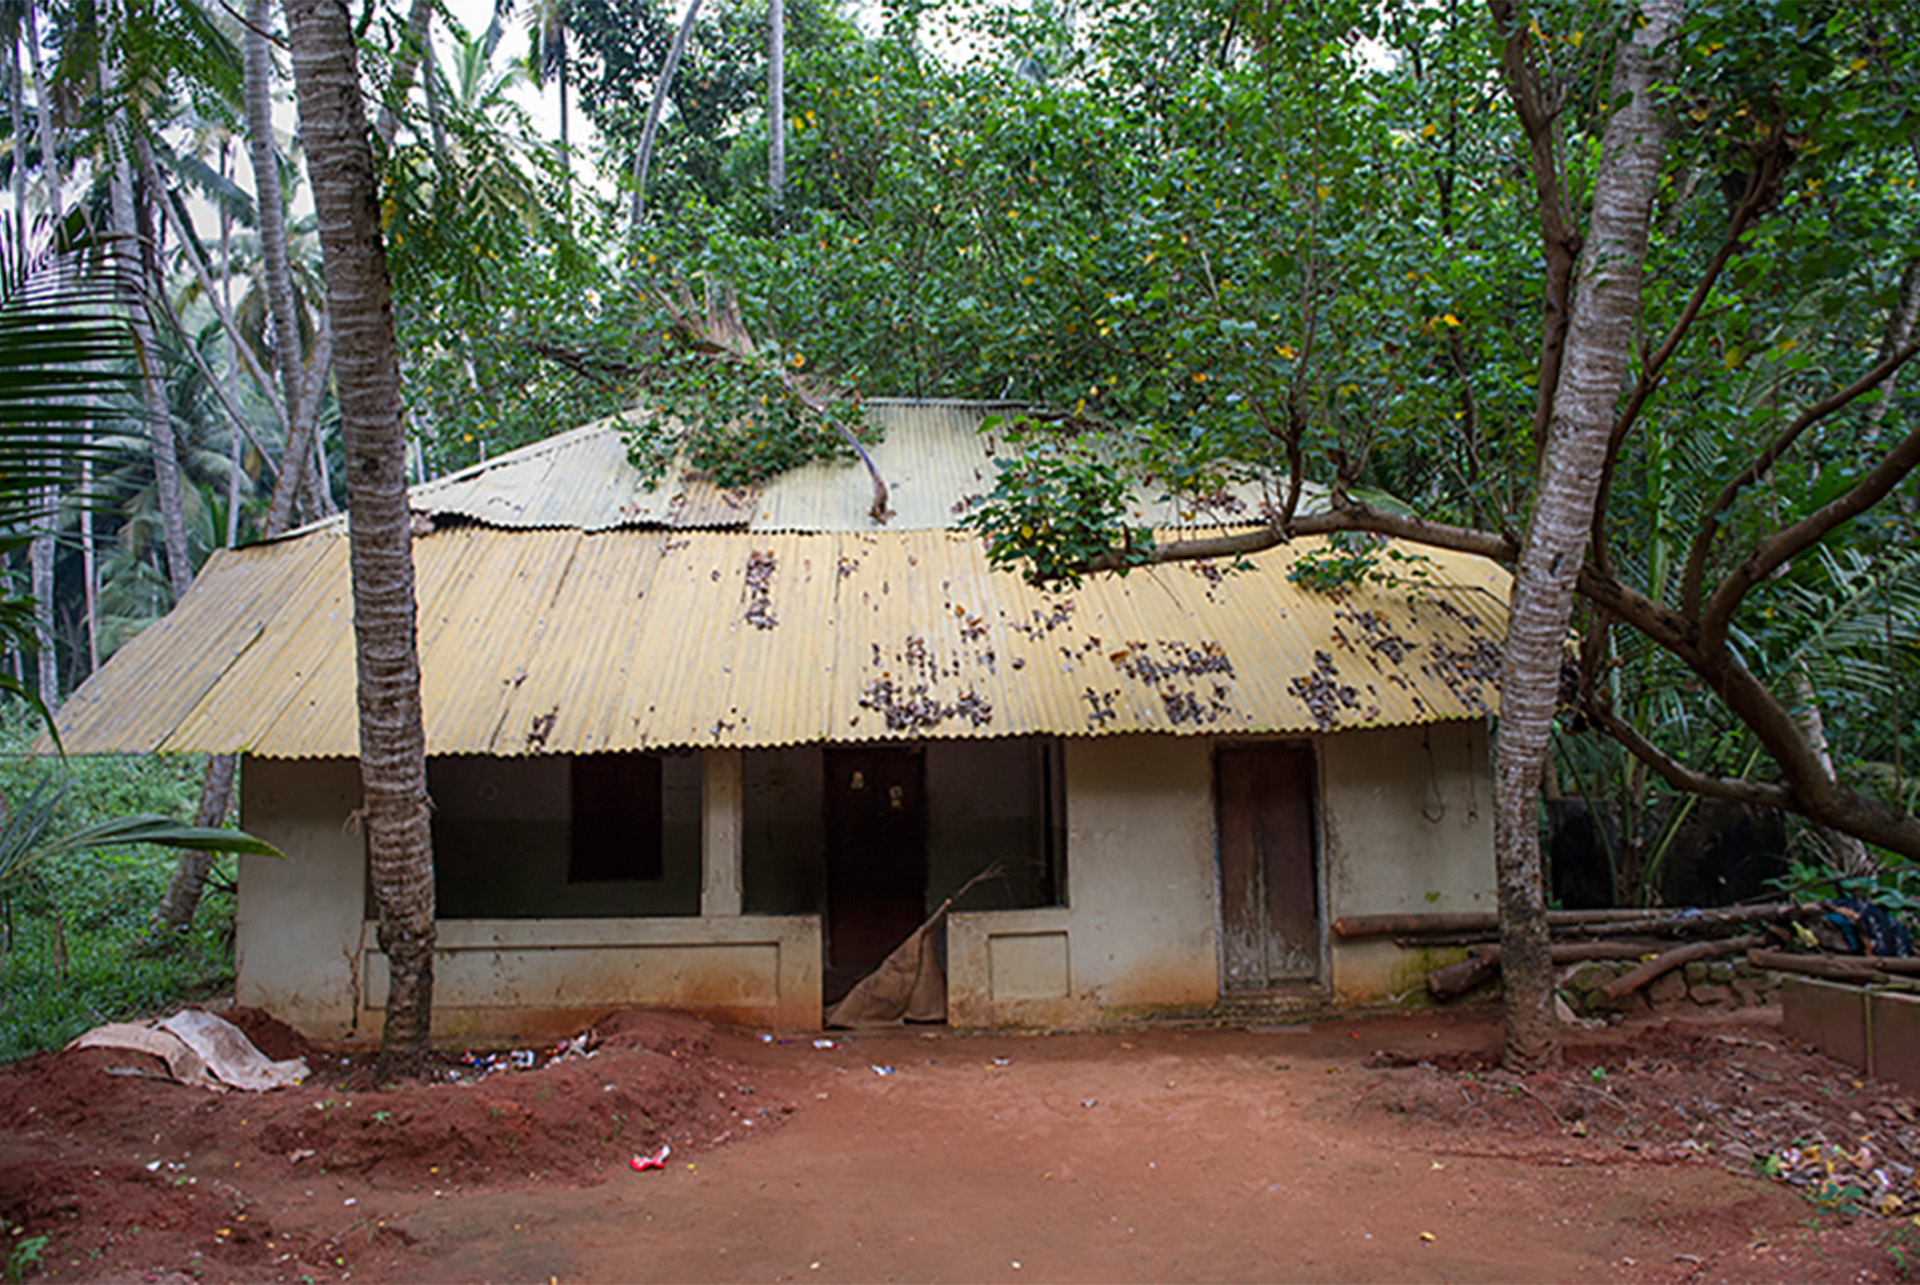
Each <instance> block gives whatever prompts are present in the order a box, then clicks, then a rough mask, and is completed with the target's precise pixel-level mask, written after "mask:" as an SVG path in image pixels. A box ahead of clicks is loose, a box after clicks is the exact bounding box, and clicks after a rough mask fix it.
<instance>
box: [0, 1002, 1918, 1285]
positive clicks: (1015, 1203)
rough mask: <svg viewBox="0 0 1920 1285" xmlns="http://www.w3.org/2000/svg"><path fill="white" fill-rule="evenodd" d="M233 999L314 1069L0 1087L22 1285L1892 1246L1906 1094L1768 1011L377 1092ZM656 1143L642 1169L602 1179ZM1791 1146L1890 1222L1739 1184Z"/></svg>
mask: <svg viewBox="0 0 1920 1285" xmlns="http://www.w3.org/2000/svg"><path fill="white" fill-rule="evenodd" d="M227 1016H228V1017H229V1018H231V1019H232V1020H234V1021H236V1022H237V1023H238V1024H240V1025H242V1026H243V1028H244V1029H246V1030H247V1031H248V1032H249V1034H251V1035H252V1036H253V1037H254V1040H255V1042H256V1043H257V1044H259V1045H260V1046H261V1047H262V1049H263V1051H265V1052H267V1053H268V1054H269V1055H270V1056H274V1057H283V1056H288V1055H291V1054H294V1053H305V1054H307V1055H308V1056H309V1057H310V1060H313V1061H314V1062H315V1065H316V1073H315V1075H314V1076H313V1078H312V1079H310V1080H309V1081H308V1082H307V1084H306V1085H304V1086H302V1087H300V1088H298V1089H291V1090H285V1091H281V1092H278V1093H271V1094H264V1095H250V1094H241V1093H232V1094H224V1095H221V1094H214V1093H210V1092H206V1091H204V1090H198V1089H189V1088H183V1087H179V1086H177V1085H174V1084H171V1083H168V1082H164V1081H160V1080H156V1079H148V1078H142V1077H140V1076H138V1075H129V1074H127V1073H126V1070H125V1068H128V1067H131V1066H133V1065H134V1064H135V1063H143V1062H145V1059H143V1058H141V1057H140V1056H139V1055H136V1054H131V1053H119V1052H114V1051H110V1050H98V1049H90V1050H84V1051H80V1052H76V1053H61V1054H52V1055H42V1056H40V1057H35V1058H30V1059H28V1060H26V1061H23V1062H19V1063H16V1064H14V1065H12V1066H10V1067H5V1068H0V1126H4V1129H5V1134H4V1136H3V1137H0V1217H4V1218H5V1219H6V1220H7V1221H8V1223H9V1224H10V1226H11V1227H17V1228H20V1229H21V1230H20V1231H19V1232H17V1233H16V1235H15V1237H14V1243H15V1244H16V1245H17V1244H20V1243H22V1241H23V1240H26V1239H31V1238H33V1237H36V1236H42V1235H44V1236H47V1237H49V1238H50V1240H49V1242H48V1244H47V1245H46V1247H45V1249H44V1251H43V1253H42V1255H41V1263H40V1265H39V1266H38V1268H37V1269H30V1270H29V1271H28V1273H27V1274H28V1277H29V1279H38V1278H41V1277H43V1276H44V1278H47V1279H52V1280H80V1281H126V1282H133V1281H185V1280H194V1279H197V1280H205V1281H256V1280H258V1281H299V1280H402V1279H406V1280H431V1281H480V1280H501V1281H522V1280H525V1281H548V1280H558V1281H576V1280H580V1281H646V1280H662V1281H703V1280H769V1281H794V1280H805V1281H821V1280H862V1281H864V1280H876V1281H877V1280H930V1281H933V1280H1009V1281H1019V1280H1035V1281H1055V1280H1058V1281H1188V1280H1275V1279H1279V1280H1476V1281H1487V1280H1622V1281H1648V1282H1654V1281H1661V1282H1664V1281H1891V1280H1896V1279H1902V1278H1903V1276H1904V1271H1905V1269H1906V1267H1907V1265H1908V1264H1910V1263H1912V1262H1914V1261H1915V1260H1916V1259H1920V1224H1916V1222H1915V1221H1914V1220H1913V1214H1914V1213H1915V1212H1916V1210H1920V1187H1916V1186H1915V1185H1914V1183H1913V1174H1912V1169H1911V1168H1906V1169H1904V1171H1903V1169H1902V1166H1912V1165H1913V1164H1914V1163H1915V1160H1916V1158H1920V1128H1916V1125H1915V1120H1916V1119H1920V1109H1917V1106H1916V1102H1915V1101H1914V1099H1913V1097H1912V1096H1911V1095H1908V1094H1903V1093H1901V1092H1900V1091H1898V1090H1895V1089H1892V1088H1890V1087H1888V1086H1885V1085H1881V1084H1878V1083H1873V1082H1865V1083H1863V1082H1861V1081H1859V1080H1857V1079H1856V1078H1854V1076H1853V1075H1852V1074H1851V1073H1850V1072H1848V1071H1847V1070H1846V1068H1844V1067H1841V1066H1839V1065H1838V1064H1836V1063H1833V1062H1829V1061H1827V1060H1825V1059H1823V1058H1820V1057H1818V1056H1817V1055H1815V1054H1812V1053H1810V1052H1807V1051H1805V1050H1801V1049H1797V1048H1794V1047H1791V1046H1790V1045H1789V1043H1788V1042H1787V1041H1786V1040H1784V1039H1783V1038H1782V1037H1781V1036H1780V1034H1779V1032H1778V1029H1777V1022H1776V1021H1775V1020H1773V1019H1772V1018H1771V1017H1770V1016H1768V1015H1765V1014H1762V1015H1760V1016H1758V1017H1754V1016H1751V1015H1749V1016H1747V1017H1744V1018H1742V1019H1739V1020H1734V1019H1726V1018H1718V1019H1716V1018H1711V1017H1705V1016H1700V1017H1690V1018H1688V1019H1685V1020H1662V1019H1659V1018H1655V1019H1653V1020H1651V1021H1643V1022H1640V1023H1637V1024H1632V1025H1628V1026H1625V1027H1621V1028H1617V1029H1615V1030H1611V1031H1605V1032H1599V1033H1596V1034H1591V1035H1589V1034H1584V1033H1574V1034H1573V1035H1572V1037H1571V1039H1570V1041H1569V1043H1570V1048H1569V1056H1568V1062H1567V1065H1566V1067H1565V1068H1563V1069H1562V1070H1559V1071H1556V1072H1553V1073H1550V1074H1544V1075H1539V1076H1534V1077H1531V1078H1529V1079H1526V1080H1519V1079H1516V1078H1514V1077H1511V1076H1507V1075H1505V1074H1504V1073H1502V1072H1500V1071H1498V1070H1493V1069H1489V1068H1488V1063H1489V1062H1490V1061H1491V1059H1492V1056H1493V1054H1494V1051H1495V1050H1496V1049H1497V1046H1498V1039H1499V1030H1498V1025H1497V1022H1496V1020H1495V1018H1494V1015H1492V1014H1489V1013H1486V1012H1479V1013H1469V1014H1464V1015H1461V1014H1451V1013H1449V1014H1432V1013H1426V1014H1419V1015H1414V1016H1407V1017H1390V1018H1378V1019H1373V1020H1367V1021H1352V1022H1318V1023H1314V1024H1313V1025H1312V1026H1311V1027H1272V1028H1256V1029H1253V1030H1248V1029H1227V1030H1170V1029H1144V1030H1139V1031H1134V1032H1130V1033H1109V1034H1099V1035H1060V1036H1017V1035H980V1036H971V1035H961V1034H957V1033H952V1032H948V1031H946V1030H944V1029H931V1030H924V1031H917V1030H898V1031H888V1032H884V1033H876V1034H867V1033H862V1034H858V1035H853V1036H835V1037H834V1040H835V1044H836V1047H833V1048H826V1049H821V1048H816V1047H814V1044H813V1039H814V1037H812V1036H797V1037H791V1038H789V1037H781V1038H779V1039H777V1040H776V1039H773V1038H772V1037H761V1036H758V1035H756V1034H754V1033H752V1032H746V1031H736V1030H730V1029H725V1028H712V1027H708V1026H706V1025H704V1024H702V1023H699V1022H696V1021H693V1020H691V1019H686V1018H680V1017H673V1016H667V1015H659V1014H643V1013H622V1014H616V1015H614V1016H613V1017H610V1018H609V1019H607V1020H605V1021H603V1022H602V1023H601V1024H600V1025H599V1027H598V1028H597V1029H596V1032H595V1040H596V1041H597V1043H596V1045H595V1047H594V1051H593V1052H592V1054H591V1055H590V1056H581V1055H579V1054H575V1055H573V1056H569V1057H562V1058H559V1059H556V1060H553V1061H551V1062H550V1063H548V1064H545V1065H542V1066H539V1067H538V1068H537V1069H533V1070H523V1071H500V1072H497V1073H495V1074H492V1075H488V1076H485V1077H484V1078H479V1079H477V1080H475V1081H472V1082H466V1083H441V1084H421V1085H409V1086H405V1087H401V1088H387V1089H381V1088H378V1087H375V1086H372V1085H371V1084H370V1082H369V1079H368V1073H367V1071H366V1069H365V1066H364V1064H363V1063H359V1062H354V1061H345V1060H341V1059H339V1058H337V1057H334V1056H329V1055H325V1054H322V1053H319V1052H317V1051H315V1050H311V1049H308V1048H306V1047H305V1046H304V1045H303V1044H302V1042H301V1041H300V1040H299V1037H298V1036H296V1035H294V1034H293V1032H291V1031H290V1030H288V1029H287V1028H286V1027H284V1026H282V1025H280V1024H279V1023H277V1022H275V1021H274V1020H273V1019H272V1018H270V1017H268V1016H267V1015H265V1014H261V1013H257V1012H249V1011H246V1010H234V1011H229V1012H228V1013H227ZM543 1060H544V1058H543ZM155 1066H157V1064H148V1065H145V1066H143V1067H141V1068H140V1069H143V1070H152V1069H153V1067H155ZM875 1067H889V1068H891V1072H890V1073H887V1074H882V1073H880V1072H879V1071H876V1070H875V1069H874V1068H875ZM113 1068H120V1069H121V1070H120V1073H118V1074H109V1071H110V1069H113ZM662 1141H668V1142H671V1143H672V1146H673V1156H672V1158H671V1160H670V1161H669V1162H668V1165H667V1167H666V1169H665V1170H663V1171H653V1172H644V1173H641V1172H634V1171H633V1170H632V1169H630V1168H629V1167H628V1163H627V1162H628V1161H629V1159H630V1158H631V1157H632V1156H634V1155H635V1154H636V1153H637V1152H641V1151H650V1150H652V1149H653V1148H654V1147H656V1146H657V1145H658V1144H659V1143H660V1142H662ZM1822 1141H1824V1142H1828V1143H1833V1144H1838V1145H1843V1146H1845V1147H1846V1148H1847V1149H1848V1150H1849V1152H1850V1153H1852V1157H1853V1158H1852V1159H1851V1160H1847V1161H1844V1162H1842V1163H1841V1164H1840V1165H1839V1169H1838V1171H1839V1172H1840V1173H1841V1174H1842V1175H1843V1176H1844V1175H1846V1174H1847V1173H1848V1172H1850V1168H1849V1167H1850V1166H1853V1167H1858V1168H1860V1169H1861V1170H1862V1172H1867V1173H1871V1171H1872V1170H1874V1169H1878V1170H1879V1173H1880V1176H1881V1178H1882V1179H1885V1180H1886V1181H1887V1182H1888V1183H1889V1184H1890V1185H1889V1187H1888V1189H1887V1190H1888V1192H1890V1193H1891V1194H1892V1195H1893V1196H1894V1197H1895V1198H1896V1202H1897V1201H1899V1200H1905V1201H1906V1202H1907V1206H1908V1207H1907V1209H1906V1210H1905V1211H1904V1212H1902V1213H1900V1214H1899V1215H1898V1216H1897V1217H1884V1218H1883V1217H1878V1216H1874V1215H1871V1214H1867V1215H1863V1216H1858V1217H1854V1216H1849V1215H1847V1214H1845V1213H1842V1212H1838V1211H1836V1209H1835V1208H1834V1206H1835V1205H1836V1204H1837V1203H1839V1201H1840V1200H1843V1199H1850V1198H1851V1197H1849V1196H1848V1195H1847V1194H1846V1193H1839V1194H1838V1195H1837V1196H1835V1195H1830V1196H1829V1197H1828V1198H1827V1201H1826V1203H1825V1204H1824V1205H1823V1204H1820V1203H1817V1202H1815V1201H1813V1200H1810V1199H1809V1198H1808V1197H1807V1196H1806V1195H1805V1194H1803V1193H1802V1192H1801V1191H1796V1190H1795V1189H1793V1188H1791V1187H1789V1186H1787V1185H1786V1184H1785V1183H1783V1182H1780V1181H1772V1180H1769V1179H1767V1178H1765V1177H1762V1176H1760V1175H1759V1174H1758V1173H1757V1172H1756V1165H1757V1163H1758V1162H1760V1161H1763V1160H1764V1159H1765V1158H1766V1157H1768V1156H1771V1155H1777V1154H1779V1152H1780V1150H1781V1149H1782V1148H1785V1147H1788V1146H1791V1145H1795V1144H1810V1143H1815V1142H1822ZM1863 1146H1864V1147H1865V1148H1867V1153H1866V1154H1865V1155H1862V1154H1860V1149H1861V1148H1862V1147H1863ZM1828 1158H1831V1153H1828ZM1822 1167H1823V1166H1822V1165H1821V1164H1814V1165H1812V1167H1811V1168H1812V1170H1813V1171H1819V1170H1821V1169H1822ZM1802 1170H1803V1173H1804V1172H1806V1171H1807V1170H1806V1167H1805V1166H1803V1167H1802ZM1881 1194H1883V1195H1884V1194H1885V1193H1881ZM1855 1203H1861V1202H1859V1201H1857V1200H1856V1201H1855ZM1889 1207H1891V1206H1889ZM6 1253H7V1248H6V1246H5V1245H4V1244H0V1269H4V1268H5V1266H6V1261H5V1256H6ZM1916 1270H1920V1269H1916Z"/></svg>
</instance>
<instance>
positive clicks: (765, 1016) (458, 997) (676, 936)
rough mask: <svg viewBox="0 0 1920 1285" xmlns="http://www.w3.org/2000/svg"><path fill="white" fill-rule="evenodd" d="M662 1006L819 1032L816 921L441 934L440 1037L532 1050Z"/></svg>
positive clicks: (382, 969)
mask: <svg viewBox="0 0 1920 1285" xmlns="http://www.w3.org/2000/svg"><path fill="white" fill-rule="evenodd" d="M375 930H376V926H375V925H374V924H373V923H372V922H368V923H366V924H364V925H363V928H362V941H361V949H360V957H361V963H362V967H363V970H364V972H363V979H364V986H363V993H364V995H365V997H366V998H365V1005H366V1008H365V1011H364V1012H363V1013H362V1015H361V1024H362V1029H363V1030H366V1031H378V1030H379V1029H380V1022H381V1021H382V1020H383V1013H382V1009H383V1008H384V1006H385V1004H386V999H387V961H386V956H385V955H383V954H381V953H380V948H379V944H378V941H377V938H376V936H375ZM628 1005H656V1006H660V1007H670V1008H677V1009H683V1010H686V1011H688V1012H694V1013H703V1014H707V1015H711V1016H715V1017H722V1018H726V1019H728V1020H730V1021H736V1022H745V1023H748V1024H750V1025H756V1026H770V1027H779V1028H784V1029H800V1030H811V1029H814V1028H816V1027H818V1026H819V1024H820V920H819V919H818V918H817V917H815V916H811V915H808V916H771V915H769V916H734V917H729V918H724V919H593V920H583V919H496V920H485V919H467V920H451V921H447V922H444V923H442V924H441V925H440V941H439V950H438V952H437V953H436V956H435V960H434V1001H433V1033H434V1035H435V1037H436V1038H441V1039H475V1038H485V1037H493V1036H498V1037H516V1038H534V1037H549V1036H556V1035H562V1034H567V1033H570V1032H572V1031H577V1030H579V1029H580V1028H581V1027H582V1026H583V1025H585V1024H586V1023H588V1022H590V1021H592V1020H593V1019H594V1018H595V1017H596V1016H598V1015H600V1014H602V1013H605V1012H607V1011H608V1010H609V1009H614V1008H620V1007H625V1006H628Z"/></svg>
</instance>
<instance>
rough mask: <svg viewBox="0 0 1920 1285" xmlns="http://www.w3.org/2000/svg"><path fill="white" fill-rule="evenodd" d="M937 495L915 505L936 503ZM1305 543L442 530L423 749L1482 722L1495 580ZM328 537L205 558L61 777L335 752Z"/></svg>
mask: <svg viewBox="0 0 1920 1285" xmlns="http://www.w3.org/2000/svg"><path fill="white" fill-rule="evenodd" d="M930 489H931V487H929V490H930ZM1319 543H1320V542H1319V541H1317V540H1300V541H1297V542H1295V543H1294V544H1293V545H1291V546H1289V547H1286V548H1281V549H1275V550H1270V551H1268V552H1266V553H1262V554H1259V555H1256V556H1255V557H1254V558H1253V559H1251V563H1252V568H1253V569H1252V570H1248V571H1242V572H1233V573H1229V572H1227V571H1226V570H1225V569H1224V568H1222V567H1220V566H1216V565H1210V564H1201V563H1189V564H1172V565H1167V566H1163V567H1155V568H1149V569H1145V570H1140V571H1136V572H1134V573H1133V574H1131V575H1129V576H1127V577H1125V578H1124V579H1120V578H1114V577H1101V578H1096V579H1093V580H1089V581H1088V582H1087V583H1086V584H1085V585H1084V586H1082V587H1081V588H1080V589H1078V590H1075V591H1072V592H1067V593H1059V594H1044V593H1041V592H1039V591H1038V590H1035V589H1033V588H1031V587H1030V586H1028V585H1026V584H1025V583H1023V582H1021V581H1020V580H1018V579H1017V578H1015V577H1013V576H1011V575H1007V574H1004V573H1001V572H996V571H994V570H992V569H991V568H990V567H988V565H987V563H986V559H985V554H984V550H983V548H982V545H981V542H980V540H979V539H978V538H977V537H974V536H971V535H965V534H960V533H956V532H950V531H940V530H889V531H885V532H878V533H876V532H871V531H863V532H824V533H800V532H778V531H769V532H761V533H742V532H739V531H685V530H636V529H630V528H627V529H617V530H600V531H581V530H568V529H536V530H499V529H493V528H490V527H485V526H472V525H465V526H453V527H450V528H446V529H442V530H439V531H436V532H433V533H431V534H429V535H425V536H422V537H420V538H418V539H417V540H416V541H415V543H414V552H415V562H416V575H417V582H418V592H419V622H420V623H419V629H420V651H421V665H422V674H423V678H422V682H423V700H424V706H425V719H426V728H427V743H428V750H429V752H430V753H434V754H530V753H532V754H537V753H557V752H565V753H587V752H592V751H597V750H617V749H633V748H643V747H664V746H702V745H729V746H768V745H783V744H792V743H798V742H811V741H822V740H868V739H876V738H901V739H918V738H923V737H991V736H1011V735H1022V734H1058V735H1098V734H1111V733H1121V732H1167V733H1174V734H1182V735H1232V734H1240V733H1256V732H1315V731H1333V730H1337V729H1344V728H1356V727H1370V726H1381V725H1392V724H1406V723H1420V722H1431V721H1439V720H1443V719H1452V718H1478V717H1481V716H1482V715H1484V714H1486V713H1487V712H1489V710H1490V709H1491V708H1492V707H1493V704H1494V701H1495V696H1496V687H1497V663H1498V650H1499V643H1500V639H1501V636H1502V633H1503V631H1504V628H1505V623H1506V601H1507V586H1508V579H1507V575H1506V573H1505V572H1504V571H1503V570H1501V569H1500V568H1499V567H1497V566H1495V565H1494V564H1492V563H1489V562H1486V561H1484V560H1482V559H1478V558H1472V557H1467V556H1464V555H1459V554H1452V553H1446V552H1440V551H1432V550H1425V551H1413V550H1409V552H1410V553H1416V554H1417V556H1419V557H1424V558H1426V559H1428V560H1429V561H1428V562H1427V563H1425V564H1419V565H1421V566H1422V570H1423V571H1424V572H1426V575H1425V576H1424V577H1423V580H1422V582H1421V583H1418V584H1411V583H1409V584H1401V585H1390V586H1382V585H1365V586H1361V587H1358V588H1355V589H1352V590H1349V591H1348V592H1346V593H1345V594H1343V595H1341V596H1337V597H1329V596H1326V595H1323V594H1316V593H1310V592H1307V591H1305V590H1302V589H1300V588H1299V587H1298V586H1296V585H1295V584H1293V583H1292V582H1291V581H1290V580H1288V579H1287V577H1286V570H1287V568H1288V567H1289V565H1290V564H1291V563H1292V561H1293V560H1294V559H1295V558H1297V557H1299V556H1301V555H1302V554H1303V553H1305V552H1307V551H1308V550H1311V549H1313V548H1315V547H1317V546H1318V544H1319ZM346 555H347V541H346V539H345V538H344V532H343V531H342V530H341V529H340V528H339V527H338V526H334V527H327V528H321V529H317V530H313V531H310V532H308V533H307V534H305V535H302V536H299V537H296V538H289V539H287V540H283V541H280V542H277V543H274V544H270V545H261V546H255V547H253V548H249V549H242V550H239V551H235V552H224V553H220V554H216V555H215V557H214V558H213V559H212V560H211V561H210V562H209V563H208V565H207V567H206V568H205V569H204V570H203V571H202V572H201V575H200V578H199V579H198V580H197V581H196V582H195V584H194V587H193V589H192V591H191V592H190V593H189V594H188V595H187V597H186V598H185V599H184V600H183V601H182V602H181V603H180V605H179V606H178V607H177V608H176V609H175V610H174V612H173V613H172V614H171V615H170V616H169V617H168V618H167V619H166V620H165V621H162V622H160V623H159V624H157V625H155V626H153V627H152V628H150V629H148V630H147V631H146V632H144V633H142V634H141V635H140V636H139V637H137V638H136V639H134V640H133V641H132V642H131V643H129V644H127V646H125V647H124V648H122V649H121V651H120V652H119V654H117V655H116V656H115V657H114V658H113V660H112V661H111V662H110V663H109V664H108V665H107V666H106V667H105V668H104V669H102V670H101V672H100V673H98V674H96V675H95V676H94V677H93V678H92V679H91V680H90V681H89V682H88V683H87V684H86V685H85V686H84V687H82V688H81V689H80V691H78V692H76V693H75V694H74V696H73V698H72V699H71V700H70V701H68V703H67V705H66V707H65V708H64V709H63V710H62V711H61V712H60V716H59V721H60V729H61V735H62V738H63V739H64V741H65V744H66V746H67V749H68V751H69V752H72V753H99V752H115V751H121V752H125V751H135V752H139V751H149V750H192V751H208V750H237V749H245V750H249V751H251V752H253V753H256V754H260V755H265V756H268V757H310V756H340V755H352V754H353V753H354V752H355V748H356V745H357V732H356V719H355V703H354V686H353V684H354V666H353V638H352V630H351V617H352V610H351V600H350V588H349V584H348V572H347V556H346Z"/></svg>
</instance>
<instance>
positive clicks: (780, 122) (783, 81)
mask: <svg viewBox="0 0 1920 1285" xmlns="http://www.w3.org/2000/svg"><path fill="white" fill-rule="evenodd" d="M767 189H768V191H769V192H771V193H772V194H773V208H774V210H775V211H776V212H777V211H778V210H779V209H780V208H781V207H782V206H784V205H785V204H786V203H787V10H786V5H785V4H784V3H783V0H771V3H769V4H768V5H767Z"/></svg>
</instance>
